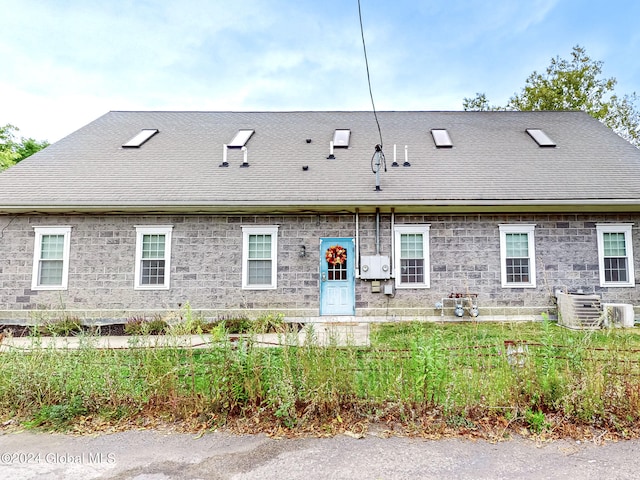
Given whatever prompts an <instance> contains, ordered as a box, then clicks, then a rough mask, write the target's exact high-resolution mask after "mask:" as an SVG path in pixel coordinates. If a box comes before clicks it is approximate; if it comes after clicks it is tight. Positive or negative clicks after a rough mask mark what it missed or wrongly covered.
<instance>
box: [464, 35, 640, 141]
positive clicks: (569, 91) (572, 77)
mask: <svg viewBox="0 0 640 480" xmlns="http://www.w3.org/2000/svg"><path fill="white" fill-rule="evenodd" d="M602 65H603V62H601V61H594V60H592V59H591V58H589V56H588V55H587V54H586V51H585V49H584V48H582V47H580V46H579V45H576V46H575V47H573V50H572V52H571V59H570V60H564V59H561V58H560V57H555V58H553V59H551V65H549V67H547V69H546V71H545V72H544V73H538V72H536V71H534V72H533V73H532V74H531V75H530V76H529V78H527V80H526V82H525V86H524V88H523V89H522V91H521V92H520V93H519V94H518V93H516V94H514V96H513V97H511V98H510V99H509V102H508V103H507V105H506V106H505V107H494V106H490V105H489V101H488V100H487V98H486V95H485V94H484V93H477V94H476V97H475V98H465V99H464V100H463V108H464V110H520V111H529V110H582V111H585V112H587V113H588V114H589V115H591V116H592V117H594V118H597V119H598V120H600V121H601V122H602V123H604V124H605V125H607V126H608V127H609V128H611V129H612V130H613V131H615V132H616V133H617V134H618V135H620V136H621V137H623V138H625V139H626V140H628V141H629V142H631V143H632V144H633V145H635V146H636V147H640V110H639V108H638V97H637V96H636V94H635V93H633V94H631V95H624V96H622V97H619V96H618V95H616V94H615V93H614V87H615V85H616V83H617V81H616V79H615V78H613V77H612V78H602V77H601V75H602Z"/></svg>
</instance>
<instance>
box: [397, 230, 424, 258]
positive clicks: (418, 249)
mask: <svg viewBox="0 0 640 480" xmlns="http://www.w3.org/2000/svg"><path fill="white" fill-rule="evenodd" d="M422 245H423V241H422V234H421V233H403V234H402V235H400V258H424V253H423V250H422Z"/></svg>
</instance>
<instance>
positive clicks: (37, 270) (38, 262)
mask: <svg viewBox="0 0 640 480" xmlns="http://www.w3.org/2000/svg"><path fill="white" fill-rule="evenodd" d="M34 230H35V233H36V241H35V246H34V250H33V275H32V277H31V289H32V290H66V289H67V284H68V278H69V250H70V248H71V247H70V245H71V243H70V237H71V227H34Z"/></svg>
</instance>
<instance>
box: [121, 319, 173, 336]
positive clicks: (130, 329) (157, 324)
mask: <svg viewBox="0 0 640 480" xmlns="http://www.w3.org/2000/svg"><path fill="white" fill-rule="evenodd" d="M167 328H168V325H167V322H166V321H164V319H163V318H162V317H159V316H156V317H153V318H151V319H148V318H144V317H132V318H130V319H129V320H127V323H125V325H124V333H126V334H127V335H161V334H163V333H165V331H166V330H167Z"/></svg>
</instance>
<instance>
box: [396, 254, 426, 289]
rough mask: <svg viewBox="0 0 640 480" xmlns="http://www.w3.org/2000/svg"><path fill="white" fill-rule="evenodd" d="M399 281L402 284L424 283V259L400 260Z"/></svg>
mask: <svg viewBox="0 0 640 480" xmlns="http://www.w3.org/2000/svg"><path fill="white" fill-rule="evenodd" d="M400 281H401V282H402V283H424V259H422V258H412V259H402V260H400Z"/></svg>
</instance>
